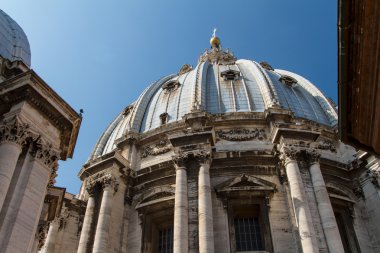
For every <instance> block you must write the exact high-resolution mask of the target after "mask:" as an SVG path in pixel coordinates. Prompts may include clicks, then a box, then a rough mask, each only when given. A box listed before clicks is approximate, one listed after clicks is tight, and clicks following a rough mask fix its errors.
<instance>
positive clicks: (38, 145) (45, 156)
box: [30, 138, 59, 168]
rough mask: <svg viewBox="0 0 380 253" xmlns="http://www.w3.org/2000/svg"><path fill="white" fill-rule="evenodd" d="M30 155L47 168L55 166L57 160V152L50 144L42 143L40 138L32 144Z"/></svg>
mask: <svg viewBox="0 0 380 253" xmlns="http://www.w3.org/2000/svg"><path fill="white" fill-rule="evenodd" d="M30 154H31V155H32V156H33V157H34V158H35V159H38V160H40V161H42V162H43V163H44V164H45V165H46V166H48V167H49V168H52V167H55V166H57V163H58V160H59V151H57V150H55V149H54V148H53V147H52V145H51V144H50V143H45V142H43V141H42V139H41V138H38V139H37V140H36V141H35V142H34V143H33V146H32V149H31V151H30Z"/></svg>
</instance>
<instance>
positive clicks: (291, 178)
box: [281, 148, 319, 253]
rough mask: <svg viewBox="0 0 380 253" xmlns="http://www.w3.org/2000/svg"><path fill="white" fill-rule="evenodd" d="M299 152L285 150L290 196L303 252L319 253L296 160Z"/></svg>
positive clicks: (284, 156) (284, 157) (283, 153)
mask: <svg viewBox="0 0 380 253" xmlns="http://www.w3.org/2000/svg"><path fill="white" fill-rule="evenodd" d="M296 156H297V151H296V150H291V149H287V148H284V149H283V150H282V156H281V158H282V160H283V162H284V166H285V169H286V175H287V178H288V183H289V188H290V195H291V199H292V203H293V208H294V213H295V216H296V221H297V225H298V230H299V235H300V239H301V245H302V250H303V252H307V253H317V252H319V249H318V244H317V239H316V234H315V231H314V227H313V223H312V217H311V213H310V209H309V204H308V200H307V197H306V195H305V188H304V186H303V183H302V178H301V173H300V170H299V168H298V163H297V160H296Z"/></svg>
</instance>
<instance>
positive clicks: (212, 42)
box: [210, 28, 220, 48]
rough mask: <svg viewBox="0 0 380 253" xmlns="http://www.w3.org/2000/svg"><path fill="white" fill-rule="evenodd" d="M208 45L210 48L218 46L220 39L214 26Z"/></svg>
mask: <svg viewBox="0 0 380 253" xmlns="http://www.w3.org/2000/svg"><path fill="white" fill-rule="evenodd" d="M210 45H211V47H212V48H219V45H220V39H219V38H218V37H216V28H214V31H213V33H212V37H211V39H210Z"/></svg>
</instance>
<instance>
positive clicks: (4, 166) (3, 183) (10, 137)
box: [0, 121, 27, 211]
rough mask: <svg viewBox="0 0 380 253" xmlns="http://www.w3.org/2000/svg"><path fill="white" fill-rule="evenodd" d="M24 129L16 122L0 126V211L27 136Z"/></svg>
mask: <svg viewBox="0 0 380 253" xmlns="http://www.w3.org/2000/svg"><path fill="white" fill-rule="evenodd" d="M26 128H27V127H26V125H23V124H19V123H18V122H17V121H15V122H12V123H8V124H5V125H2V126H0V211H1V210H2V208H3V204H4V200H5V197H6V195H7V192H8V188H9V184H10V183H11V180H12V176H13V172H14V171H15V168H16V164H17V160H18V158H19V156H20V154H21V151H22V145H23V144H24V141H25V138H26V136H27V132H26Z"/></svg>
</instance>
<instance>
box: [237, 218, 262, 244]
mask: <svg viewBox="0 0 380 253" xmlns="http://www.w3.org/2000/svg"><path fill="white" fill-rule="evenodd" d="M234 227H235V236H236V238H235V239H236V251H256V250H263V243H262V241H261V232H260V224H259V218H252V217H250V218H239V217H236V218H234Z"/></svg>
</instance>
